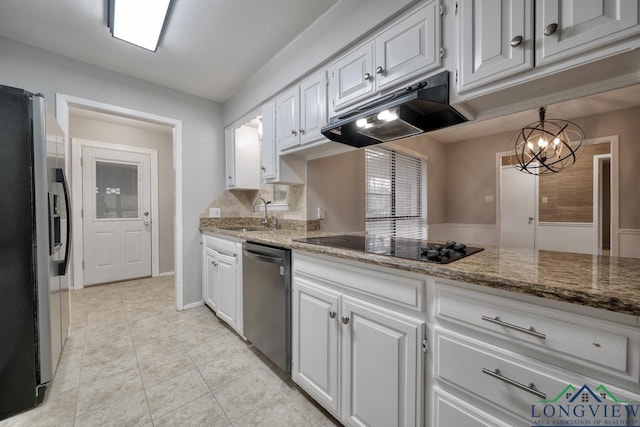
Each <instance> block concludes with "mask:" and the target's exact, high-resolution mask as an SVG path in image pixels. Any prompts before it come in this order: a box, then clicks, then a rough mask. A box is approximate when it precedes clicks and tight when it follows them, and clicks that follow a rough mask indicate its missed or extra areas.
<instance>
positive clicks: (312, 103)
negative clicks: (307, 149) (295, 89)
mask: <svg viewBox="0 0 640 427" xmlns="http://www.w3.org/2000/svg"><path fill="white" fill-rule="evenodd" d="M326 116H327V83H326V79H325V73H324V71H323V72H320V73H316V74H314V75H313V76H311V77H310V78H308V79H307V80H305V81H303V82H302V83H300V129H298V132H300V145H306V144H309V143H312V142H315V141H317V140H318V139H319V138H322V134H321V133H320V129H322V126H324V125H325V123H326V121H327V117H326Z"/></svg>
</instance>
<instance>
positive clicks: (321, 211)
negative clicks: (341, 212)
mask: <svg viewBox="0 0 640 427" xmlns="http://www.w3.org/2000/svg"><path fill="white" fill-rule="evenodd" d="M325 215H326V211H325V210H324V208H318V219H324V217H325Z"/></svg>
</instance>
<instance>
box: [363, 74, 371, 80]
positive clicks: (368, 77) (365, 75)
mask: <svg viewBox="0 0 640 427" xmlns="http://www.w3.org/2000/svg"><path fill="white" fill-rule="evenodd" d="M371 78H372V76H371V74H370V73H364V79H365V80H371Z"/></svg>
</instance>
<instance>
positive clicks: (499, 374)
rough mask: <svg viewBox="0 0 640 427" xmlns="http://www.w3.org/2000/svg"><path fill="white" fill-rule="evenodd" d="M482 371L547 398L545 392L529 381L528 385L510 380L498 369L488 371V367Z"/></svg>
mask: <svg viewBox="0 0 640 427" xmlns="http://www.w3.org/2000/svg"><path fill="white" fill-rule="evenodd" d="M482 372H483V373H485V374H487V375H490V376H492V377H494V378H497V379H499V380H500V381H504V382H505V383H507V384H510V385H512V386H514V387H518V388H519V389H520V390H524V391H528V392H529V393H531V394H533V395H535V396H538V397H539V398H541V399H546V398H547V394H546V393H543V392H541V391H540V390H538V389H536V386H535V384H533V383H529V385H525V384H522V383H519V382H518V381H515V380H512V379H511V378H509V377H505V376H504V375H502V372H500V369H496V370H495V371H490V370H489V369H486V368H482Z"/></svg>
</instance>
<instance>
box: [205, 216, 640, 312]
mask: <svg viewBox="0 0 640 427" xmlns="http://www.w3.org/2000/svg"><path fill="white" fill-rule="evenodd" d="M202 231H203V232H209V233H215V234H220V235H227V236H234V237H238V238H241V239H245V240H248V241H253V242H258V243H263V244H267V245H273V246H280V247H284V248H289V249H294V250H300V251H306V252H312V253H318V254H324V255H330V256H335V257H338V258H343V259H348V260H353V261H360V262H364V263H370V264H375V265H379V266H383V267H389V268H397V269H401V270H406V271H411V272H415V273H422V274H427V275H429V276H433V277H436V278H442V279H450V280H457V281H460V282H465V283H470V284H474V285H479V286H486V287H490V288H495V289H502V290H506V291H511V292H518V293H523V294H529V295H534V296H538V297H542V298H550V299H554V300H558V301H565V302H570V303H574V304H581V305H585V306H589V307H594V308H601V309H605V310H610V311H614V312H619V313H627V314H632V315H636V316H640V259H633V258H615V257H605V256H592V255H584V254H574V253H566V252H552V251H535V250H526V249H508V250H507V249H500V248H497V247H485V250H484V251H482V252H479V253H477V254H473V255H471V256H468V257H466V258H463V259H461V260H458V261H455V262H452V263H450V264H445V265H441V264H435V263H430V262H425V261H411V260H407V259H402V258H394V257H388V256H383V255H374V254H367V253H364V252H358V251H353V250H346V249H337V248H330V247H326V246H318V245H310V244H306V243H300V242H295V241H293V240H294V239H303V238H306V237H319V236H327V235H337V234H345V233H326V232H321V231H295V230H280V229H279V230H277V231H273V230H269V231H249V232H237V231H230V230H224V229H220V228H216V227H210V226H208V227H207V226H204V227H203V228H202Z"/></svg>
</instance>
